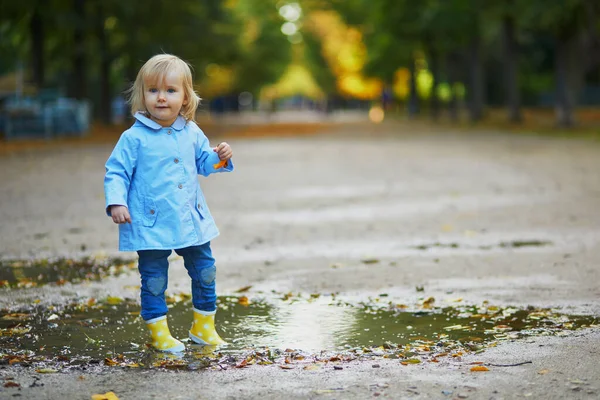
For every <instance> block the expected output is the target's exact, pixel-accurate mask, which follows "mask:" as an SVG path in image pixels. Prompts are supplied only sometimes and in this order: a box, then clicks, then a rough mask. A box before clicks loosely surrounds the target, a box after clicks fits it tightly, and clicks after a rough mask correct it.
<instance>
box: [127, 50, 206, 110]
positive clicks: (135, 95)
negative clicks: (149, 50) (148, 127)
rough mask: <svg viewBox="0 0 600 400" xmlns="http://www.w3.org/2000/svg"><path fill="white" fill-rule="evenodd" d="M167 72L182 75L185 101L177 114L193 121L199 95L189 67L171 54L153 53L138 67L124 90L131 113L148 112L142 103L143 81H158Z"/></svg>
mask: <svg viewBox="0 0 600 400" xmlns="http://www.w3.org/2000/svg"><path fill="white" fill-rule="evenodd" d="M169 72H177V73H179V74H181V76H182V77H183V91H184V94H185V99H186V100H187V103H186V104H184V105H183V106H182V107H181V111H180V112H179V114H181V115H182V116H183V117H184V118H185V119H186V120H187V121H190V120H191V121H194V119H195V116H196V109H197V108H198V104H199V103H200V97H198V95H197V94H196V92H195V91H194V82H193V80H192V70H191V67H190V65H189V64H188V63H186V62H185V61H183V60H182V59H181V58H179V57H177V56H174V55H171V54H158V55H155V56H154V57H152V58H150V59H149V60H148V61H146V63H145V64H144V65H143V66H142V68H140V70H139V72H138V74H137V77H136V78H135V82H133V85H131V87H130V88H129V90H127V92H126V93H127V95H128V97H129V98H128V101H129V104H130V105H131V114H135V113H136V112H138V111H140V112H143V113H145V114H148V110H147V109H146V105H145V104H144V81H145V80H148V79H155V80H157V81H159V82H160V81H162V80H163V79H164V77H165V75H166V74H167V73H169Z"/></svg>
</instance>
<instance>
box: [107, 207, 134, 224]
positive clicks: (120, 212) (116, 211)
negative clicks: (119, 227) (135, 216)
mask: <svg viewBox="0 0 600 400" xmlns="http://www.w3.org/2000/svg"><path fill="white" fill-rule="evenodd" d="M110 216H111V217H112V220H113V222H114V223H115V224H125V223H127V222H129V223H131V217H130V216H129V210H128V209H127V207H125V206H110Z"/></svg>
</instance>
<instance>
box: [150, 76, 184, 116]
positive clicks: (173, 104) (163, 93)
mask: <svg viewBox="0 0 600 400" xmlns="http://www.w3.org/2000/svg"><path fill="white" fill-rule="evenodd" d="M185 104H187V98H186V96H185V93H184V90H183V76H181V74H178V73H176V72H169V73H167V74H166V75H165V76H164V79H163V80H162V82H159V81H158V80H157V79H153V80H150V79H148V80H144V105H145V106H146V110H148V112H149V113H150V118H151V119H152V120H153V121H155V122H158V123H159V124H160V125H161V126H171V124H173V122H175V120H176V119H177V116H178V115H179V111H181V107H182V106H183V105H185Z"/></svg>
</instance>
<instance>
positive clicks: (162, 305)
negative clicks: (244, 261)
mask: <svg viewBox="0 0 600 400" xmlns="http://www.w3.org/2000/svg"><path fill="white" fill-rule="evenodd" d="M137 253H138V255H139V260H138V270H139V271H140V275H141V276H142V290H141V299H142V312H141V315H142V318H143V319H144V320H145V321H147V320H150V319H153V318H158V317H162V316H163V315H166V314H167V311H168V308H167V302H166V301H165V290H166V289H167V283H168V281H169V278H168V271H169V261H168V257H169V256H170V255H171V250H140V251H138V252H137ZM175 253H177V254H179V255H180V256H182V257H183V262H184V265H185V268H186V269H187V271H188V275H189V276H190V278H192V303H193V304H194V307H195V308H196V309H198V310H201V311H215V310H216V309H217V294H216V290H215V275H216V272H217V269H216V267H215V259H214V258H213V256H212V251H211V250H210V242H208V243H205V244H203V245H200V246H191V247H186V248H183V249H175Z"/></svg>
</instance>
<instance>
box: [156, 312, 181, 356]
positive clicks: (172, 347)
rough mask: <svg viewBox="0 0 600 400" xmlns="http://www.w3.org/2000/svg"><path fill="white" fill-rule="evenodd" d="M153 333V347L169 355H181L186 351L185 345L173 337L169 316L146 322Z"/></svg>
mask: <svg viewBox="0 0 600 400" xmlns="http://www.w3.org/2000/svg"><path fill="white" fill-rule="evenodd" d="M146 325H148V329H150V332H151V333H152V347H154V348H155V349H156V350H160V351H165V352H167V353H179V352H182V351H184V350H185V345H184V344H183V343H181V342H180V341H179V340H177V339H175V338H174V337H173V336H171V332H170V331H169V326H168V325H167V316H166V315H164V316H162V317H158V318H153V319H150V320H148V321H146Z"/></svg>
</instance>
